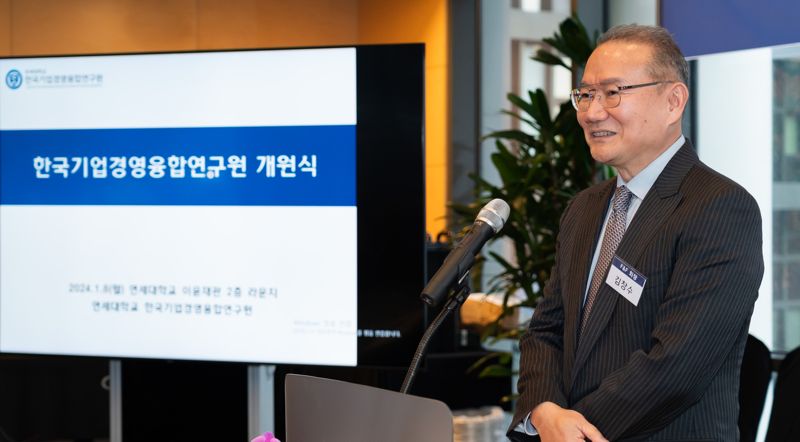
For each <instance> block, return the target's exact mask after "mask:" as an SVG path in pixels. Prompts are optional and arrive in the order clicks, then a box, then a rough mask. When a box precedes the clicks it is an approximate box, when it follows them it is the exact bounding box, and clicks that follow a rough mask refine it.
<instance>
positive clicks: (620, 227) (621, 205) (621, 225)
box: [578, 186, 631, 336]
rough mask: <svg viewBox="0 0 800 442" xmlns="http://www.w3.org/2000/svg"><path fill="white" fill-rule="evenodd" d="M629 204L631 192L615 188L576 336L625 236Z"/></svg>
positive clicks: (623, 188) (581, 329) (620, 187)
mask: <svg viewBox="0 0 800 442" xmlns="http://www.w3.org/2000/svg"><path fill="white" fill-rule="evenodd" d="M630 202H631V191H630V190H628V188H627V187H625V186H619V187H617V190H616V192H615V193H614V201H613V202H612V203H611V210H612V212H611V216H610V217H609V219H608V224H607V225H606V233H605V236H603V245H602V247H601V248H600V256H599V257H598V258H597V265H595V267H594V273H593V274H592V283H591V285H590V286H589V294H588V295H587V297H586V304H585V305H584V306H583V316H581V327H580V330H579V332H580V333H579V334H578V336H580V335H582V334H583V331H584V329H585V328H586V322H587V320H588V319H589V314H590V312H591V311H592V306H594V301H595V298H597V292H598V291H599V290H600V286H601V285H602V284H603V279H604V278H605V276H606V272H607V271H608V268H609V266H610V265H611V258H613V257H614V252H616V251H617V246H619V243H620V241H622V235H624V234H625V221H626V218H627V216H628V205H629V204H630Z"/></svg>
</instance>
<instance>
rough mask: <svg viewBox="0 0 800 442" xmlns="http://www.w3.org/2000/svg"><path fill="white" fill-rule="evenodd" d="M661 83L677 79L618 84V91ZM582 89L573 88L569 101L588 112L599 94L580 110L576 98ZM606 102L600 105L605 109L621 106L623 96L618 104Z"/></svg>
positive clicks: (594, 95) (577, 109)
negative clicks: (626, 84) (607, 103)
mask: <svg viewBox="0 0 800 442" xmlns="http://www.w3.org/2000/svg"><path fill="white" fill-rule="evenodd" d="M661 83H675V81H674V80H661V81H651V82H649V83H640V84H631V85H628V86H617V92H622V91H627V90H629V89H638V88H640V87H647V86H655V85H657V84H661ZM594 86H596V85H594ZM584 87H586V86H584ZM580 90H581V88H575V89H573V90H572V91H571V92H570V94H569V101H570V102H572V107H574V108H575V110H576V111H578V112H586V111H588V110H589V106H591V105H592V101H594V99H595V97H596V96H597V94H592V98H591V99H590V100H589V105H588V106H586V109H585V110H580V109H579V108H578V99H577V98H576V97H577V96H578V94H579V93H580ZM605 103H606V101H605V100H603V102H602V103H600V105H601V106H603V109H613V108H615V107H617V106H619V104H620V103H622V96H621V95H620V97H619V101H618V102H617V104H615V105H613V106H606V105H605Z"/></svg>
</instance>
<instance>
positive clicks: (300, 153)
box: [0, 126, 356, 206]
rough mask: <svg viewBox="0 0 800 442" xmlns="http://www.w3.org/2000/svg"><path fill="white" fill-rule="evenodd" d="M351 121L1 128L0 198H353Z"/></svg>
mask: <svg viewBox="0 0 800 442" xmlns="http://www.w3.org/2000/svg"><path fill="white" fill-rule="evenodd" d="M355 167H356V128H355V126H290V127H287V126H281V127H210V128H165V129H73V130H6V131H0V204H44V205H250V206H254V205H268V206H354V205H355V204H356V170H355Z"/></svg>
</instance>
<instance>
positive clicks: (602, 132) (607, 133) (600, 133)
mask: <svg viewBox="0 0 800 442" xmlns="http://www.w3.org/2000/svg"><path fill="white" fill-rule="evenodd" d="M591 134H592V137H594V138H602V137H610V136H612V135H616V134H617V133H616V132H612V131H610V130H593V131H592V132H591Z"/></svg>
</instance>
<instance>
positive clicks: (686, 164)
mask: <svg viewBox="0 0 800 442" xmlns="http://www.w3.org/2000/svg"><path fill="white" fill-rule="evenodd" d="M697 162H699V160H698V158H697V154H696V153H695V152H694V149H693V147H692V145H691V143H690V142H689V141H688V140H687V141H686V143H685V144H684V145H683V146H682V147H681V148H680V150H678V152H677V153H675V156H674V157H673V158H672V159H671V160H670V162H669V163H668V164H667V166H666V167H665V168H664V170H663V171H662V172H661V175H659V177H658V179H656V182H655V183H654V184H653V187H652V188H651V189H650V191H649V192H648V193H647V196H646V197H645V199H644V201H642V204H641V205H640V206H639V209H638V210H637V211H636V216H634V218H633V220H632V221H631V224H630V226H628V229H627V230H626V231H625V236H624V237H623V238H622V242H620V244H619V247H617V251H616V255H617V256H619V257H620V258H621V259H623V260H624V261H626V262H627V263H629V264H630V265H632V266H633V267H634V268H635V267H636V266H637V264H638V262H639V259H640V257H641V255H642V252H643V251H644V250H645V249H646V246H647V244H648V242H649V240H650V238H651V237H652V236H653V234H655V232H656V231H657V230H658V229H659V228H660V227H661V225H662V224H663V223H664V221H665V220H666V219H667V218H668V217H669V215H670V214H671V213H672V212H673V211H674V210H675V208H676V207H677V206H678V203H680V201H681V199H682V195H681V194H680V193H679V189H680V184H681V182H682V181H683V178H684V177H685V176H686V173H688V171H689V169H691V167H692V166H694V164H696V163H697ZM593 250H594V249H592V251H593ZM588 271H589V270H588V266H587V268H586V270H585V273H583V274H586V273H588ZM584 286H585V283H584ZM584 288H585V287H584ZM581 293H583V292H581ZM619 298H620V296H619V295H618V294H617V293H615V292H614V290H613V289H612V288H610V287H608V285H606V284H605V283H604V284H603V285H601V286H600V290H599V291H598V293H597V298H596V299H595V302H594V306H593V307H592V313H591V315H590V316H589V319H588V323H587V324H586V330H584V334H583V335H582V336H581V340H580V343H579V344H578V348H577V352H576V353H575V360H574V365H573V367H572V368H573V369H572V380H571V381H572V382H571V383H570V386H571V385H572V384H573V383H574V382H575V378H576V376H577V373H578V372H579V371H580V368H581V366H582V365H583V364H584V363H585V362H586V359H587V357H588V356H589V354H590V353H591V349H592V348H593V347H594V344H595V342H596V341H597V339H598V338H599V337H600V335H601V334H602V332H603V330H604V329H605V328H606V326H607V324H608V321H609V320H610V319H611V316H612V315H613V312H614V307H615V306H616V305H617V302H618V300H619ZM569 330H575V329H569ZM571 337H572V339H573V341H572V342H575V341H574V333H572V334H571Z"/></svg>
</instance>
